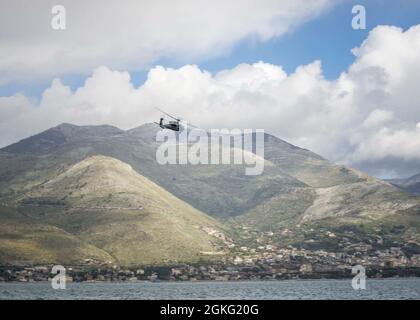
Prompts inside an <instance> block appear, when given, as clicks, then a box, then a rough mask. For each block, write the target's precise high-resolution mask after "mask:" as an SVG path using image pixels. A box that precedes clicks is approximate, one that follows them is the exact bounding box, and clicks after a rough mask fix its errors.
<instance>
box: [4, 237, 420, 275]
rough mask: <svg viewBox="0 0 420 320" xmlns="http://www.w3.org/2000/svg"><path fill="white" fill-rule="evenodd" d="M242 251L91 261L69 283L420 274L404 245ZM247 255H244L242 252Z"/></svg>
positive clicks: (38, 269)
mask: <svg viewBox="0 0 420 320" xmlns="http://www.w3.org/2000/svg"><path fill="white" fill-rule="evenodd" d="M237 249H238V250H237V251H236V252H237V255H234V256H231V257H227V258H224V259H221V260H219V261H217V262H214V263H210V262H207V263H204V262H200V263H196V264H172V265H163V266H147V267H143V268H126V267H122V266H119V265H117V264H112V263H109V264H102V265H98V264H97V262H95V261H94V260H91V259H86V260H85V261H84V262H83V264H80V265H78V266H66V279H67V281H69V282H70V281H76V282H79V281H91V282H93V281H210V280H216V281H238V280H281V279H317V278H334V279H339V278H350V277H353V276H354V275H353V274H352V267H353V266H355V265H361V266H363V267H364V268H365V269H366V275H367V276H368V277H370V278H386V277H406V276H420V255H419V254H414V255H412V256H411V257H407V255H406V254H405V253H404V252H403V251H402V250H401V248H398V247H392V248H390V249H386V250H381V251H379V250H372V248H371V246H370V245H366V244H362V243H361V244H356V245H352V246H351V247H350V248H348V250H347V251H345V252H327V251H324V250H316V251H309V250H306V249H297V248H294V247H291V246H290V247H288V248H277V247H276V246H273V245H268V246H265V247H262V246H260V247H259V248H248V247H246V246H243V247H240V248H237ZM239 253H242V254H239ZM51 270H52V265H42V266H39V265H38V266H28V265H21V266H19V265H14V266H11V265H3V266H0V281H19V282H32V281H48V280H50V279H51V278H52V277H53V276H54V274H52V273H51Z"/></svg>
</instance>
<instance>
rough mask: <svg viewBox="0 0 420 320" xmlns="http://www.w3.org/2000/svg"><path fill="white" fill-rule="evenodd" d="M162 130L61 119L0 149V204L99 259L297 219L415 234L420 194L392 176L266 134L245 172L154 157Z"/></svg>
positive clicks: (289, 224) (208, 244) (186, 248)
mask: <svg viewBox="0 0 420 320" xmlns="http://www.w3.org/2000/svg"><path fill="white" fill-rule="evenodd" d="M158 130H159V128H158V127H157V126H155V125H151V124H146V125H143V126H140V127H138V128H134V129H131V130H127V131H123V130H120V129H118V128H115V127H111V126H75V125H71V124H62V125H59V126H57V127H54V128H51V129H49V130H46V131H44V132H42V133H40V134H38V135H35V136H33V137H30V138H28V139H24V140H22V141H20V142H18V143H16V144H13V145H10V146H8V147H6V148H3V149H0V163H1V166H0V202H1V203H3V206H8V207H13V208H15V210H16V212H17V213H16V214H17V215H20V216H19V217H20V218H19V219H21V217H22V216H29V218H30V219H38V220H36V221H39V223H43V224H44V223H45V224H46V225H47V226H48V227H50V226H54V227H55V228H60V230H64V231H65V232H67V233H68V234H69V236H75V237H76V238H75V240H79V241H81V242H83V243H84V244H86V245H89V246H93V247H94V248H95V250H96V251H95V252H94V254H95V255H96V256H98V257H99V258H100V259H108V258H109V257H108V256H107V255H110V256H111V258H113V259H115V260H120V261H125V262H126V263H138V262H139V261H141V262H143V261H148V262H153V261H167V260H170V259H181V260H182V259H187V260H188V259H197V257H198V252H202V251H212V252H214V251H217V250H219V249H220V247H218V246H219V245H221V244H220V241H219V243H215V242H213V241H212V240H214V238H215V237H214V235H215V234H217V235H219V236H220V234H219V233H218V231H220V230H221V231H222V232H223V230H227V229H224V228H228V227H225V226H232V228H231V229H230V231H229V232H228V233H229V234H230V235H232V236H238V237H239V238H241V234H240V232H239V230H242V227H245V228H251V229H254V230H255V233H254V235H255V237H257V236H258V234H259V233H260V232H267V231H270V232H274V234H280V233H282V232H284V230H286V229H296V230H297V229H299V228H305V230H312V228H315V229H314V230H315V231H314V232H315V233H316V230H317V229H316V228H320V227H321V226H324V225H328V226H330V227H333V228H336V229H337V230H338V229H340V228H342V227H346V226H355V225H356V226H361V225H363V226H364V227H363V228H362V229H363V230H364V231H363V232H367V233H372V234H373V235H374V234H375V232H379V231H375V230H382V231H381V232H383V230H388V226H389V227H390V228H391V227H392V226H393V225H396V226H398V225H403V226H405V227H404V228H405V229H404V230H405V231H404V233H401V234H400V235H398V237H400V238H402V239H403V238H404V239H408V238H407V237H409V238H410V239H411V240H413V241H417V240H419V241H420V239H417V238H418V231H419V230H418V224H417V223H416V221H418V220H419V215H420V198H419V197H417V196H415V195H413V194H409V193H407V192H404V191H402V190H401V189H400V188H397V187H396V186H394V185H392V184H390V183H388V182H384V181H381V180H379V179H376V178H372V177H370V176H368V175H366V174H364V173H362V172H359V171H357V170H354V169H352V168H348V167H345V166H342V165H336V164H333V163H331V162H329V161H328V160H326V159H323V158H322V157H320V156H319V155H317V154H315V153H313V152H311V151H309V150H305V149H302V148H299V147H296V146H293V145H291V144H289V143H287V142H285V141H283V140H281V139H278V138H276V137H274V136H271V135H268V134H266V135H265V139H264V140H265V142H264V143H265V154H264V161H265V169H264V172H263V174H261V175H257V176H246V175H245V174H244V173H245V171H244V169H245V168H244V165H159V164H158V163H157V161H156V149H157V148H158V146H159V144H158V143H156V142H155V136H156V133H157V131H158ZM111 158H112V159H111ZM91 162H93V163H91ZM98 185H100V187H98ZM145 190H148V191H145ZM156 190H159V191H156ZM169 199H176V200H177V201H176V203H178V204H179V205H177V206H176V208H177V209H176V210H175V209H174V210H175V212H176V213H175V214H169V213H168V211H167V210H168V203H169V204H170V203H172V200H169ZM186 203H188V204H189V205H187V204H186ZM40 206H42V207H43V208H44V209H43V210H39V207H40ZM191 206H192V207H191ZM169 207H171V205H169ZM58 208H60V209H58ZM185 208H189V209H185ZM194 208H196V209H194ZM3 211H4V210H3ZM200 211H201V212H203V213H204V214H207V215H209V216H212V217H213V218H216V219H217V220H218V222H216V220H214V219H212V218H210V217H208V216H206V215H204V214H203V213H200ZM57 212H60V213H63V214H60V215H57ZM185 212H188V217H189V218H187V217H186V216H185V215H183V213H185ZM145 213H150V214H145ZM9 215H10V214H9ZM6 216H7V214H3V215H2V218H1V219H3V217H6ZM58 217H59V218H58ZM173 219H175V220H173ZM9 221H14V220H13V219H9ZM19 221H23V220H22V219H21V220H19ZM34 221H35V220H34ZM194 221H195V222H194ZM2 223H4V222H2ZM222 224H223V225H222ZM178 225H179V228H178V227H177V228H175V229H173V230H175V231H174V232H172V228H174V226H178ZM197 225H198V226H201V227H198V228H197ZM204 225H206V226H207V227H202V226H204ZM367 225H369V226H371V227H366V226H367ZM42 226H44V225H42ZM378 226H379V227H378ZM160 227H161V228H160ZM391 229H392V228H391ZM51 230H52V229H51ZM54 230H55V229H54ZM54 230H53V231H54ZM200 230H201V231H200ZM203 230H204V233H203V232H202V231H203ZM214 230H216V231H214ZM399 230H403V229H401V228H400V229H399ZM53 231H51V232H53ZM178 231H179V232H178ZM147 232H149V233H151V235H146V234H147ZM231 232H233V233H231ZM235 232H236V234H235ZM209 233H211V234H212V235H211V236H210V238H209ZM286 233H287V232H286ZM158 234H165V235H164V236H162V239H160V238H159V237H158V236H157V235H158ZM174 237H179V240H176V241H175V242H174V244H173V246H171V244H170V241H171V239H173V238H174ZM413 237H414V238H413ZM416 237H417V238H416ZM118 239H119V240H118ZM177 239H178V238H177ZM416 239H417V240H416ZM9 240H10V239H9ZM254 240H255V239H254ZM286 240H287V241H289V240H290V239H286ZM286 240H285V238H284V237H279V238H278V239H277V241H278V243H279V244H282V243H286V242H287V241H286ZM292 240H293V241H295V242H296V241H305V239H303V238H302V239H301V238H299V237H298V238H294V239H292ZM411 240H410V241H411ZM10 241H11V240H10ZM222 242H223V241H222ZM9 243H11V242H9ZM125 244H128V245H125ZM139 244H141V245H139ZM225 244H226V243H225ZM89 248H90V247H89ZM175 248H176V250H175ZM161 249H162V250H163V251H160V250H161ZM86 250H88V249H86ZM89 250H90V249H89ZM2 252H4V249H2ZM92 252H93V251H92ZM152 252H154V253H152ZM186 252H192V253H193V254H191V255H189V254H188V256H185V255H184V254H186ZM175 253H176V254H175ZM82 255H83V254H80V256H82ZM92 255H93V253H92ZM174 255H175V256H174Z"/></svg>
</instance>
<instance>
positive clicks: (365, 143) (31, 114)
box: [0, 26, 420, 176]
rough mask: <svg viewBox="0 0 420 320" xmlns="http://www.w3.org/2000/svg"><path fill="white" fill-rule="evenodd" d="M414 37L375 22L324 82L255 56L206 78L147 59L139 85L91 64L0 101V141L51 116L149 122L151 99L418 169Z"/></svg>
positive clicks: (305, 143) (340, 156)
mask: <svg viewBox="0 0 420 320" xmlns="http://www.w3.org/2000/svg"><path fill="white" fill-rule="evenodd" d="M419 39H420V26H415V27H412V28H410V29H409V30H406V31H405V32H404V31H403V30H401V29H398V28H395V27H386V26H380V27H377V28H375V29H374V30H373V31H372V32H371V33H370V35H369V37H368V38H367V39H366V40H365V41H364V43H363V44H362V45H361V47H360V48H358V49H357V50H355V51H356V52H357V57H356V59H355V62H354V63H353V64H352V65H351V67H350V68H349V70H348V71H347V72H344V73H342V74H341V75H340V77H339V78H338V79H336V80H334V81H330V80H327V79H325V78H324V77H323V73H322V68H321V63H320V62H319V61H314V62H313V63H311V64H308V65H303V66H300V67H298V68H297V69H296V71H295V72H294V73H292V74H287V73H286V72H285V71H284V70H283V69H282V68H281V66H276V65H272V64H268V63H263V62H257V63H255V64H252V65H248V64H241V65H238V66H236V67H235V68H233V69H230V70H223V71H221V72H219V73H217V74H214V75H213V74H210V73H209V72H207V71H205V70H201V69H199V68H198V67H197V66H195V65H185V66H184V67H182V68H179V69H170V68H163V67H161V66H157V67H154V68H152V69H151V70H150V72H149V74H148V78H147V80H146V82H145V83H144V84H143V85H141V86H140V87H134V86H133V84H132V82H131V80H130V75H129V74H128V73H126V72H118V71H112V70H110V69H109V68H108V67H100V68H98V69H96V70H95V71H94V73H93V74H92V75H91V76H90V77H89V78H88V79H87V80H86V82H85V84H84V85H83V86H82V87H81V88H79V89H77V90H76V91H74V92H72V91H71V90H70V88H68V87H66V86H65V85H63V84H62V83H61V82H60V80H54V81H53V82H52V85H51V87H50V88H49V89H47V90H46V91H45V92H44V94H43V96H42V99H41V101H39V102H38V103H33V102H31V101H29V100H28V99H27V98H26V97H24V96H22V95H16V96H13V97H3V98H0V119H1V120H0V136H1V141H0V144H2V145H5V144H6V143H10V142H12V141H14V140H16V139H18V138H23V137H25V136H27V135H29V134H31V133H35V132H37V131H40V130H42V129H46V128H48V127H50V126H53V125H56V124H58V123H60V122H72V123H75V124H103V123H108V124H113V125H116V126H118V127H121V128H125V129H127V128H131V127H135V126H137V125H140V124H142V123H144V122H151V121H156V119H157V118H158V117H159V116H160V114H159V113H158V112H156V110H155V109H154V108H153V107H154V106H159V107H162V108H164V109H165V110H166V111H167V112H169V113H172V114H175V115H178V116H180V117H184V118H185V119H188V120H189V121H191V122H192V123H194V124H197V125H200V126H202V127H205V128H220V127H230V128H232V127H239V128H264V129H265V130H266V131H268V132H270V133H274V134H276V135H278V136H279V137H281V138H283V139H286V140H288V141H290V142H292V143H294V144H296V145H299V146H301V147H305V148H308V149H311V150H313V151H315V152H317V153H319V154H321V155H323V156H325V157H327V158H329V159H331V160H334V161H338V162H343V163H346V164H351V165H354V166H357V167H359V168H362V169H366V170H367V171H369V172H370V173H373V174H378V175H385V176H389V175H391V174H394V173H395V174H410V173H414V172H415V171H420V129H419V127H420V125H419V123H420V112H419V106H420V90H418V83H419V82H420V72H419V71H420V56H419V55H418V54H417V53H418V52H420V41H419ZM389 42H392V43H394V45H392V44H390V43H389ZM395 44H397V45H395ZM395 46H396V47H397V48H395Z"/></svg>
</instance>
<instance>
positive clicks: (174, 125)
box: [154, 108, 198, 131]
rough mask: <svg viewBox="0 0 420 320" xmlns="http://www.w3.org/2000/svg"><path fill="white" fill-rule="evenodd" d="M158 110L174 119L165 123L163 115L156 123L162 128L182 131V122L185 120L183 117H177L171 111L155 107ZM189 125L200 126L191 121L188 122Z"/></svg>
mask: <svg viewBox="0 0 420 320" xmlns="http://www.w3.org/2000/svg"><path fill="white" fill-rule="evenodd" d="M155 109H157V110H159V111H160V112H162V113H163V114H165V115H167V116H168V117H170V118H172V119H174V120H171V121H168V122H167V123H165V120H164V118H163V117H161V118H160V120H159V122H154V123H155V124H157V125H158V126H159V127H161V128H162V129H169V130H173V131H182V129H183V128H184V127H183V126H182V125H181V124H180V122H183V121H182V120H181V119H179V118H176V117H174V116H171V115H170V114H169V113H167V112H165V111H163V110H161V109H159V108H155ZM188 126H191V127H194V128H198V127H197V126H194V125H192V124H190V123H188Z"/></svg>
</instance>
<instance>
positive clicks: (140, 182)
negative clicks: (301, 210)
mask: <svg viewBox="0 0 420 320" xmlns="http://www.w3.org/2000/svg"><path fill="white" fill-rule="evenodd" d="M13 205H14V208H16V211H17V212H16V216H18V219H10V216H9V219H7V217H5V216H3V215H1V216H0V221H1V226H2V228H4V231H5V232H4V233H3V232H2V236H1V237H2V245H1V246H0V257H2V258H3V259H5V260H7V261H10V260H19V259H24V260H29V261H32V262H34V261H35V262H45V261H48V260H49V259H52V260H55V261H59V262H62V261H63V260H64V261H72V262H74V261H80V260H82V259H83V258H85V257H87V256H88V257H89V258H94V259H96V260H98V261H102V262H106V261H116V262H118V263H121V264H123V265H140V264H141V265H143V264H153V263H156V262H159V263H162V262H169V261H172V262H173V261H195V260H198V259H200V258H203V254H205V253H206V252H207V253H211V252H216V251H219V250H223V245H224V244H223V242H222V241H220V240H219V239H218V238H216V237H214V236H213V235H211V234H212V232H213V233H215V232H221V230H223V228H222V226H221V224H220V223H218V222H217V221H215V220H214V219H212V218H210V217H208V216H207V215H205V214H203V213H202V212H200V211H198V210H196V209H194V208H193V207H191V206H190V205H188V204H187V203H185V202H183V201H181V200H179V199H178V198H176V197H175V196H173V195H171V194H170V193H168V192H167V191H165V190H164V189H162V188H161V187H159V186H158V185H156V184H155V183H153V182H151V181H150V180H149V179H147V178H145V177H143V176H141V175H140V174H138V173H137V172H135V171H134V170H133V169H132V168H131V166H129V165H128V164H125V163H123V162H121V161H119V160H116V159H113V158H110V157H106V156H100V155H98V156H92V157H88V158H86V159H84V160H82V161H81V162H78V163H76V164H74V165H72V166H70V167H69V168H67V169H65V170H63V172H61V173H60V174H58V175H56V176H55V177H54V178H52V179H49V180H47V181H45V182H43V183H42V184H39V185H37V186H36V187H34V188H32V189H31V190H30V191H29V192H27V193H24V194H22V195H20V196H19V197H17V198H16V199H15V200H14V203H13ZM18 221H19V222H21V221H25V223H24V224H23V225H21V223H18ZM11 227H12V228H11ZM9 228H11V229H12V230H13V231H8V229H9ZM28 230H29V233H28ZM65 241H68V243H64V242H65ZM54 243H55V246H56V248H55V249H53V251H54V254H49V253H50V252H51V250H52V249H51V246H54ZM55 251H57V253H56V252H55ZM60 251H63V254H64V253H65V255H60V254H59V253H60ZM40 252H41V253H44V254H42V255H41V256H40V257H39V256H38V254H39V253H40ZM204 258H205V257H204Z"/></svg>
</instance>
